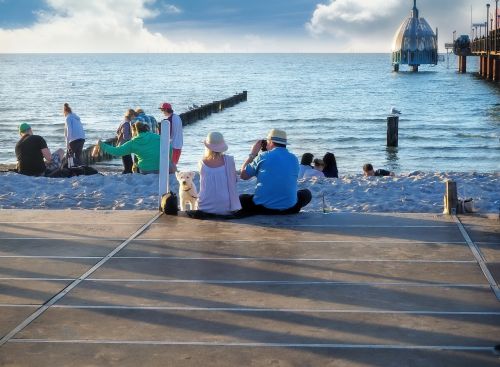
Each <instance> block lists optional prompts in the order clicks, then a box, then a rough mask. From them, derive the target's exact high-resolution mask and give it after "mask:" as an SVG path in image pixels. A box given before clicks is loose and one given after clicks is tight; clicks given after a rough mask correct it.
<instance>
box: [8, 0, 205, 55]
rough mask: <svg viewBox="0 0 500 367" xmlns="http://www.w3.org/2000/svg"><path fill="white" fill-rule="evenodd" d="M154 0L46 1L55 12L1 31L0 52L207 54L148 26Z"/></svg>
mask: <svg viewBox="0 0 500 367" xmlns="http://www.w3.org/2000/svg"><path fill="white" fill-rule="evenodd" d="M154 2H155V0H85V1H82V0H47V4H48V5H49V6H50V7H51V8H52V11H51V12H46V13H43V14H39V15H38V21H37V22H36V23H35V24H34V25H33V26H31V27H29V28H21V29H12V30H9V29H0V52H2V53H17V52H33V53H37V52H49V53H50V52H68V53H72V52H76V53H77V52H97V53H98V52H203V51H205V49H204V46H203V45H201V44H200V43H198V42H194V41H183V42H173V41H171V40H169V39H168V38H167V37H165V36H164V35H162V34H160V33H152V32H150V31H149V30H148V29H147V28H146V27H145V26H144V19H146V18H152V17H155V16H157V15H158V13H157V12H156V11H154V10H152V9H150V8H148V5H151V4H153V3H154Z"/></svg>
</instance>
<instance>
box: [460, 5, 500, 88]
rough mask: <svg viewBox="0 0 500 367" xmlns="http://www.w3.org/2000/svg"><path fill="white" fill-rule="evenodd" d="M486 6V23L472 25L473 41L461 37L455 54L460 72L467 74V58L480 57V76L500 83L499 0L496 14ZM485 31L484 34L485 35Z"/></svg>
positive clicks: (495, 9)
mask: <svg viewBox="0 0 500 367" xmlns="http://www.w3.org/2000/svg"><path fill="white" fill-rule="evenodd" d="M490 10H491V9H490V4H486V21H485V22H481V23H474V24H473V25H472V33H473V34H472V40H470V39H468V36H460V37H459V38H458V39H457V40H454V42H453V46H454V47H453V52H454V53H455V55H457V56H458V70H459V72H460V73H466V72H467V57H468V56H476V57H479V75H480V76H481V77H482V78H484V79H486V80H491V81H495V82H498V81H500V32H499V17H500V13H499V9H498V0H495V8H494V9H493V11H494V14H492V12H491V11H490ZM483 29H484V34H483Z"/></svg>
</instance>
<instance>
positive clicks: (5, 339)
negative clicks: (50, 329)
mask: <svg viewBox="0 0 500 367" xmlns="http://www.w3.org/2000/svg"><path fill="white" fill-rule="evenodd" d="M162 214H163V213H161V212H159V213H158V214H156V215H155V216H154V217H153V218H151V219H150V220H149V221H148V222H147V223H146V224H144V225H143V226H142V227H141V228H139V229H138V230H137V231H135V232H134V233H133V234H132V235H131V236H130V237H129V238H127V239H126V240H125V241H124V242H122V243H121V244H120V245H118V247H116V248H115V249H114V250H112V251H111V252H110V253H109V254H107V255H106V256H104V257H103V258H102V259H101V260H100V261H99V262H98V263H97V264H95V265H94V266H93V267H91V268H90V269H89V270H88V271H87V272H86V273H84V274H83V275H81V276H80V277H79V278H78V279H75V280H74V281H73V282H72V283H71V284H69V285H68V286H67V287H66V288H64V289H63V290H62V291H60V292H59V293H57V294H56V295H55V296H54V297H52V298H51V299H50V300H48V301H47V302H46V303H44V304H43V306H41V307H40V308H39V309H37V310H36V311H35V312H33V313H32V314H31V315H30V316H28V318H26V319H25V320H24V321H23V322H21V323H20V324H19V325H17V326H16V327H15V328H14V329H12V330H11V331H10V332H9V333H7V334H6V335H5V336H4V337H3V338H2V339H0V347H1V346H3V345H4V344H5V343H7V342H8V341H9V340H10V339H12V338H13V337H14V336H15V335H16V334H17V333H19V332H20V331H21V330H23V329H24V328H25V327H26V326H28V325H29V324H31V323H32V322H33V321H35V320H36V319H37V318H38V317H39V316H40V315H42V314H43V313H44V312H45V311H47V310H48V309H49V308H50V307H51V306H53V305H54V304H55V303H56V302H58V301H59V300H60V299H61V298H63V297H64V296H65V295H66V294H68V293H69V292H70V291H71V290H72V289H73V288H75V287H76V286H77V285H78V284H80V283H81V282H83V281H84V280H85V279H87V278H88V277H89V276H90V275H92V274H93V273H94V272H95V271H96V270H97V269H99V268H100V267H101V266H102V265H104V264H105V263H106V262H107V261H108V260H109V259H111V258H112V257H113V256H115V255H116V254H117V253H118V251H120V250H122V249H123V248H124V247H125V246H127V245H128V244H129V243H130V242H132V241H133V240H134V239H136V238H137V237H138V236H139V235H141V234H142V233H143V232H144V231H145V230H146V229H147V228H149V227H150V226H151V224H153V223H154V222H155V221H156V220H157V219H158V218H159V217H160V216H161V215H162Z"/></svg>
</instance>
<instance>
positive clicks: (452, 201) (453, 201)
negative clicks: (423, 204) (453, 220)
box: [443, 180, 458, 215]
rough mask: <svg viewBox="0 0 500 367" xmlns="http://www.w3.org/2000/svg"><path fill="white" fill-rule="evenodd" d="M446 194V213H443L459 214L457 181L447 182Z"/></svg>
mask: <svg viewBox="0 0 500 367" xmlns="http://www.w3.org/2000/svg"><path fill="white" fill-rule="evenodd" d="M445 185H446V193H445V195H444V211H443V213H445V214H448V215H452V214H456V213H457V206H458V194H457V183H456V182H455V181H450V180H448V181H446V182H445Z"/></svg>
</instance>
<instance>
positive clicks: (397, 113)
mask: <svg viewBox="0 0 500 367" xmlns="http://www.w3.org/2000/svg"><path fill="white" fill-rule="evenodd" d="M391 115H401V111H400V110H398V109H397V108H396V107H394V106H392V107H391Z"/></svg>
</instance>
